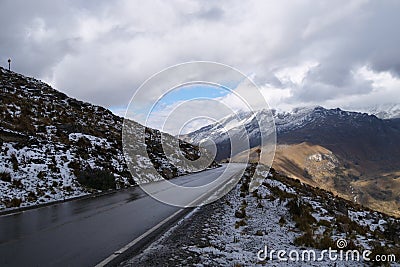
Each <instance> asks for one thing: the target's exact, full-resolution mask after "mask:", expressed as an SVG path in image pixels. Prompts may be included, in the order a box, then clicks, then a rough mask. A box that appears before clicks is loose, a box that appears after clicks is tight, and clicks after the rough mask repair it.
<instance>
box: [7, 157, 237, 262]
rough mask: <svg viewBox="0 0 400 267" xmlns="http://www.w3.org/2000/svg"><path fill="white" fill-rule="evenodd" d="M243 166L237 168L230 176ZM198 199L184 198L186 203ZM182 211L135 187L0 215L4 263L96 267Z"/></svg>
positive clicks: (190, 178)
mask: <svg viewBox="0 0 400 267" xmlns="http://www.w3.org/2000/svg"><path fill="white" fill-rule="evenodd" d="M240 168H243V165H240V164H238V165H237V166H235V167H233V168H232V169H230V170H229V173H228V175H227V176H226V177H229V176H232V175H233V174H234V173H235V172H238V170H239V169H240ZM225 169H226V166H223V167H221V168H218V169H214V170H208V171H205V172H201V173H196V174H192V175H186V176H182V177H178V178H176V179H174V183H175V184H178V185H184V186H187V187H194V186H199V185H203V184H207V183H209V182H212V181H214V180H215V179H216V178H217V177H219V176H220V175H221V173H222V172H224V170H225ZM167 190H168V189H167ZM161 191H162V192H161V193H164V194H165V190H161ZM198 197H199V196H198V195H193V196H191V197H188V196H185V198H187V201H188V203H189V202H190V200H194V199H196V198H198ZM179 209H181V208H178V207H174V206H170V205H167V204H164V203H161V202H159V201H157V200H155V199H153V198H151V197H149V196H148V195H147V194H145V193H144V192H143V191H142V190H141V189H140V188H137V187H135V188H131V189H128V190H123V191H119V192H116V193H113V194H109V195H105V196H100V197H97V198H88V199H80V200H74V201H69V202H65V203H61V204H56V205H52V206H47V207H43V208H39V209H34V210H28V211H24V212H20V213H17V214H12V215H5V216H1V217H0V266H94V265H96V264H97V263H99V262H101V261H102V260H103V259H105V258H107V257H108V256H109V255H111V254H113V253H114V252H115V251H117V250H118V249H120V248H121V247H123V246H125V245H126V244H128V243H129V242H131V241H132V240H134V239H135V238H137V237H139V236H140V235H142V234H143V233H144V232H146V231H148V230H149V229H151V228H152V227H153V226H155V225H157V224H158V223H159V222H161V221H163V220H164V219H165V218H167V217H169V216H170V215H171V214H173V213H175V212H176V211H178V210H179Z"/></svg>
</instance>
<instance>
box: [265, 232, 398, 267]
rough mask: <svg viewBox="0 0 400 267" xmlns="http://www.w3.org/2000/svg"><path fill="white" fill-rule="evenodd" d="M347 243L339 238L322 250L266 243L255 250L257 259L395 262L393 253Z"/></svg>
mask: <svg viewBox="0 0 400 267" xmlns="http://www.w3.org/2000/svg"><path fill="white" fill-rule="evenodd" d="M347 246H348V243H347V241H346V240H345V239H343V238H339V239H338V240H337V241H336V248H331V247H329V248H328V249H324V250H315V249H303V250H298V249H292V250H283V249H280V250H275V249H270V248H269V247H268V246H267V245H265V246H264V248H263V249H260V250H259V251H258V252H257V260H258V261H263V262H264V261H268V260H275V261H278V262H322V261H331V262H337V261H344V262H382V263H384V262H388V263H390V262H395V261H396V256H395V255H394V254H380V255H379V254H377V255H374V254H373V253H372V251H371V250H368V249H365V250H357V249H346V248H347Z"/></svg>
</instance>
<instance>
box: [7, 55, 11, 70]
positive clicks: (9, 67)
mask: <svg viewBox="0 0 400 267" xmlns="http://www.w3.org/2000/svg"><path fill="white" fill-rule="evenodd" d="M8 70H11V59H10V58H9V59H8Z"/></svg>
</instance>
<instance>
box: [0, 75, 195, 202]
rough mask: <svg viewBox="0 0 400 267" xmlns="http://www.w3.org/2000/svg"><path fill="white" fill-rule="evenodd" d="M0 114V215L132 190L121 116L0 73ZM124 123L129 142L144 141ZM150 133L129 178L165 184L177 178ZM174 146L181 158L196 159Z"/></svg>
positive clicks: (191, 150)
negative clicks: (148, 171) (155, 177)
mask: <svg viewBox="0 0 400 267" xmlns="http://www.w3.org/2000/svg"><path fill="white" fill-rule="evenodd" d="M0 116H1V120H0V148H1V150H0V209H4V208H13V207H19V206H29V205H35V204H40V203H45V202H51V201H55V200H62V199H66V198H71V197H75V196H80V195H84V194H89V193H91V192H97V191H98V190H106V189H108V188H110V189H111V188H121V187H126V186H130V185H133V184H134V180H133V179H132V177H131V174H130V172H129V171H128V168H127V165H126V163H125V159H124V154H123V151H122V137H121V132H122V125H123V118H121V117H118V116H116V115H114V114H112V113H111V112H110V111H109V110H107V109H105V108H102V107H99V106H94V105H91V104H89V103H84V102H81V101H78V100H76V99H73V98H69V97H67V96H66V95H65V94H63V93H61V92H59V91H56V90H55V89H53V88H51V87H50V86H49V85H47V84H45V83H43V82H41V81H38V80H36V79H33V78H28V77H25V76H23V75H20V74H17V73H14V72H10V71H8V70H5V69H3V68H0ZM131 125H132V127H130V130H131V131H134V133H133V134H134V135H133V136H138V137H139V136H140V135H144V133H145V129H144V127H143V126H141V125H139V124H137V123H135V122H131ZM150 133H153V134H150ZM158 135H159V132H158V131H156V130H154V131H151V130H149V131H147V136H146V142H145V144H136V145H144V146H147V154H148V155H146V157H147V158H143V157H138V158H134V159H129V160H130V161H131V162H133V165H134V166H139V167H138V169H137V171H136V172H135V175H136V176H139V177H140V176H141V175H145V173H143V172H141V169H143V168H146V167H149V166H155V167H156V169H157V171H158V172H159V173H160V174H161V175H163V176H164V177H167V178H171V177H174V176H177V175H181V174H183V173H185V171H184V170H182V169H179V168H177V167H175V166H173V164H171V163H170V162H169V160H168V159H167V157H166V156H165V155H164V154H163V149H162V146H161V143H160V140H159V138H157V136H158ZM167 138H173V137H172V136H167ZM182 145H183V146H182V149H183V152H184V154H185V156H187V157H188V158H191V157H192V158H193V157H194V158H195V157H197V156H198V155H199V153H200V151H199V149H198V148H197V147H195V146H192V145H189V144H184V143H183V144H182ZM174 149H175V151H176V153H178V149H179V148H177V147H175V148H174ZM140 166H141V167H140ZM95 176H96V177H95ZM99 176H101V177H99ZM79 177H80V180H79V179H77V178H79ZM144 178H145V179H147V180H151V179H149V178H147V177H144ZM107 179H108V182H105V181H106V180H107ZM78 180H79V181H78Z"/></svg>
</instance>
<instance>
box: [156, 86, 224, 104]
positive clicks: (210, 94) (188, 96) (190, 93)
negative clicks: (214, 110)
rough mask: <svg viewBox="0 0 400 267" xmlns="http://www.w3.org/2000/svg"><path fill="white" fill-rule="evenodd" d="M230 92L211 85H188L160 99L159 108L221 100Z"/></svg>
mask: <svg viewBox="0 0 400 267" xmlns="http://www.w3.org/2000/svg"><path fill="white" fill-rule="evenodd" d="M230 92H231V91H230V90H229V89H227V88H224V87H222V86H217V85H211V84H194V85H186V86H182V87H178V88H175V89H173V90H172V91H169V92H167V93H166V94H164V95H163V96H162V97H161V98H160V99H159V101H158V103H157V106H160V107H166V106H170V105H172V104H174V103H177V102H181V101H187V100H194V99H198V98H209V99H213V98H219V97H224V96H226V95H228V94H229V93H230Z"/></svg>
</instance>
